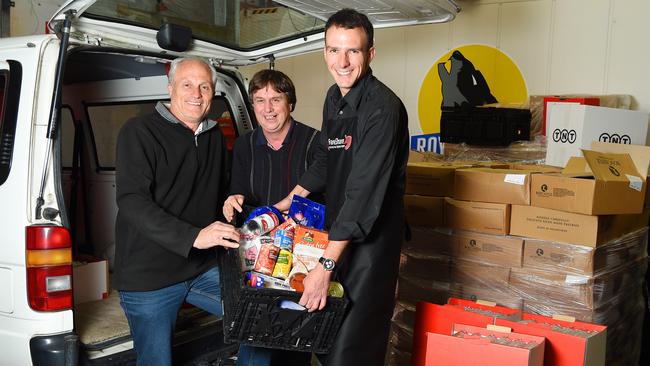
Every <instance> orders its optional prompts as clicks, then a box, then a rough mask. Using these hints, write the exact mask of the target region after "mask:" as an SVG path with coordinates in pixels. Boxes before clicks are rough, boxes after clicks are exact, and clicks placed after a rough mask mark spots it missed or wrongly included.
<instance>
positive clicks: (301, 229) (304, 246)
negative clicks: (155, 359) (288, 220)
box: [291, 226, 329, 273]
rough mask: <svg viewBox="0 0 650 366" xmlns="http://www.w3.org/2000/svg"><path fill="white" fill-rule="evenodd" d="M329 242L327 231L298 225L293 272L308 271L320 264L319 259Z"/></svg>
mask: <svg viewBox="0 0 650 366" xmlns="http://www.w3.org/2000/svg"><path fill="white" fill-rule="evenodd" d="M328 242H329V240H328V239H327V232H326V231H321V230H316V229H314V228H308V227H305V226H298V227H296V234H295V236H294V243H293V268H292V269H291V273H296V272H298V273H307V272H309V271H311V270H312V269H314V268H315V267H316V266H317V265H318V259H319V258H320V257H322V256H323V253H325V248H326V247H327V243H328Z"/></svg>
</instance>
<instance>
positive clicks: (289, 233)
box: [274, 229, 295, 252]
mask: <svg viewBox="0 0 650 366" xmlns="http://www.w3.org/2000/svg"><path fill="white" fill-rule="evenodd" d="M294 233H295V231H294V229H278V230H276V231H275V238H274V240H275V246H277V247H279V248H280V249H284V250H288V251H290V252H291V251H293V237H294Z"/></svg>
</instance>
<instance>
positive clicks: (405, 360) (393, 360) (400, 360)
mask: <svg viewBox="0 0 650 366" xmlns="http://www.w3.org/2000/svg"><path fill="white" fill-rule="evenodd" d="M410 365H411V352H406V351H401V350H398V349H396V348H394V347H391V346H389V347H388V366H410Z"/></svg>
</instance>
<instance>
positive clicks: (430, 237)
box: [402, 226, 456, 256]
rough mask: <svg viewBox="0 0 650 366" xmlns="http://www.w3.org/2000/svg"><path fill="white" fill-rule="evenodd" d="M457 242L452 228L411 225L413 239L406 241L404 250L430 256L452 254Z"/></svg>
mask: <svg viewBox="0 0 650 366" xmlns="http://www.w3.org/2000/svg"><path fill="white" fill-rule="evenodd" d="M455 243H456V242H455V239H454V238H453V237H452V236H451V229H446V228H437V229H432V228H427V227H421V226H411V240H409V241H406V242H404V244H403V245H402V252H410V253H417V254H418V255H429V256H436V255H452V254H453V253H454V251H455V248H454V247H455Z"/></svg>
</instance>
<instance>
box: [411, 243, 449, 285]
mask: <svg viewBox="0 0 650 366" xmlns="http://www.w3.org/2000/svg"><path fill="white" fill-rule="evenodd" d="M450 272H451V258H450V257H449V256H446V255H436V254H434V255H428V254H423V253H421V252H418V251H413V250H408V249H406V250H405V249H402V253H401V255H400V265H399V273H400V274H402V275H404V276H410V277H417V278H421V279H425V280H431V281H438V282H449V281H450Z"/></svg>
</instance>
